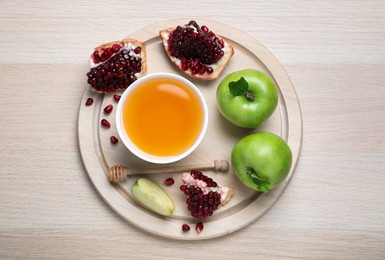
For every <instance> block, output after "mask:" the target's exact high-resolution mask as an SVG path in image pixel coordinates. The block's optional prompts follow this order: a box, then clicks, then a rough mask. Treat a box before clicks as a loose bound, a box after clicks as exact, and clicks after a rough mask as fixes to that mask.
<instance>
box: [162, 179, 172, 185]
mask: <svg viewBox="0 0 385 260" xmlns="http://www.w3.org/2000/svg"><path fill="white" fill-rule="evenodd" d="M163 183H164V184H165V185H173V184H174V179H173V178H168V179H165V180H164V181H163Z"/></svg>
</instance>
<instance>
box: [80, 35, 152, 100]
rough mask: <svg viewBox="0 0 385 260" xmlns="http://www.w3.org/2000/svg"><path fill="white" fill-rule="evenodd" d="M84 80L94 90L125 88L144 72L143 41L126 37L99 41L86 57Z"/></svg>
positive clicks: (107, 90) (105, 91) (103, 90)
mask: <svg viewBox="0 0 385 260" xmlns="http://www.w3.org/2000/svg"><path fill="white" fill-rule="evenodd" d="M89 65H90V70H89V72H88V73H87V78H88V80H87V82H88V83H89V84H90V85H91V86H92V90H94V91H97V92H103V93H108V92H114V91H117V90H120V89H126V88H127V87H128V86H129V85H131V83H132V82H134V81H135V80H137V79H138V78H139V77H141V76H143V75H144V74H146V71H147V65H146V49H145V45H144V43H142V42H140V41H138V40H135V39H131V38H127V39H123V40H121V41H114V42H109V43H105V44H102V45H100V46H98V47H96V48H95V50H94V52H93V53H92V55H91V57H90V59H89Z"/></svg>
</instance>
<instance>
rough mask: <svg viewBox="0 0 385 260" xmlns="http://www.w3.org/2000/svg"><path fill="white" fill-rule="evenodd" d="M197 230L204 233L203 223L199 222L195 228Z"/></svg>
mask: <svg viewBox="0 0 385 260" xmlns="http://www.w3.org/2000/svg"><path fill="white" fill-rule="evenodd" d="M195 229H196V231H197V232H198V233H200V232H202V230H203V223H202V222H198V223H197V225H196V227H195Z"/></svg>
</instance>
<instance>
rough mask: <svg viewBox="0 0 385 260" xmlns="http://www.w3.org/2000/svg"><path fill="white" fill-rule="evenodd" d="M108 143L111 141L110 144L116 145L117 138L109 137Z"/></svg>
mask: <svg viewBox="0 0 385 260" xmlns="http://www.w3.org/2000/svg"><path fill="white" fill-rule="evenodd" d="M110 141H111V143H112V144H117V143H118V142H119V140H118V138H116V137H115V136H113V135H112V136H111V137H110Z"/></svg>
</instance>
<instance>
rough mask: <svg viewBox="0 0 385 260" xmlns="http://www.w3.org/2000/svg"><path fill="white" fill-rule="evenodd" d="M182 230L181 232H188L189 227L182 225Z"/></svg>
mask: <svg viewBox="0 0 385 260" xmlns="http://www.w3.org/2000/svg"><path fill="white" fill-rule="evenodd" d="M182 230H183V232H188V231H190V226H189V225H187V224H183V225H182Z"/></svg>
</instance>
